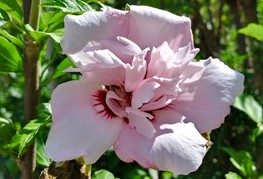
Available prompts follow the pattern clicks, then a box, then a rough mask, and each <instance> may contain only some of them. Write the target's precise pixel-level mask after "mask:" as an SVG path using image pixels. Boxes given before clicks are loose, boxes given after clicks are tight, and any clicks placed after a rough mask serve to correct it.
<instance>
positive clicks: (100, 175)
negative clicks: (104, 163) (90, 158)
mask: <svg viewBox="0 0 263 179" xmlns="http://www.w3.org/2000/svg"><path fill="white" fill-rule="evenodd" d="M114 178H115V177H114V175H113V174H112V173H111V172H109V171H107V170H104V169H102V170H99V171H96V172H94V174H93V176H92V179H114Z"/></svg>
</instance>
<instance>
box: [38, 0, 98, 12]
mask: <svg viewBox="0 0 263 179" xmlns="http://www.w3.org/2000/svg"><path fill="white" fill-rule="evenodd" d="M41 6H42V7H46V8H54V9H60V10H62V11H63V12H68V13H78V12H84V11H91V10H93V8H92V7H91V6H90V5H89V4H87V3H86V2H84V1H82V0H56V1H55V0H54V1H47V2H45V3H43V4H42V5H41Z"/></svg>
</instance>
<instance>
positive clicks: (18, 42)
mask: <svg viewBox="0 0 263 179" xmlns="http://www.w3.org/2000/svg"><path fill="white" fill-rule="evenodd" d="M0 34H1V35H2V36H3V37H5V38H6V39H8V40H9V41H10V42H12V43H13V44H15V45H17V46H18V47H20V48H22V47H23V42H22V41H21V40H20V39H18V38H16V37H15V36H12V35H11V34H9V33H8V32H7V31H6V30H3V29H0Z"/></svg>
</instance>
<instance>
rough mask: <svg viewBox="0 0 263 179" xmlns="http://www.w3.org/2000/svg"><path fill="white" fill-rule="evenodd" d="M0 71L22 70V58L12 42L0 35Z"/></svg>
mask: <svg viewBox="0 0 263 179" xmlns="http://www.w3.org/2000/svg"><path fill="white" fill-rule="evenodd" d="M0 64H1V65H0V72H16V71H21V70H22V58H21V56H20V53H18V51H17V49H16V47H15V45H14V44H12V43H11V42H9V41H8V40H7V39H5V38H4V37H1V36H0Z"/></svg>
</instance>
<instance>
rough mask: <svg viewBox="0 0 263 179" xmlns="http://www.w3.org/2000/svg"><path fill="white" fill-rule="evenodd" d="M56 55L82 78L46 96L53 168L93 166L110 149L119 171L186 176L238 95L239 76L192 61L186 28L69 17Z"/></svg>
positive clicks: (143, 12)
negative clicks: (137, 168)
mask: <svg viewBox="0 0 263 179" xmlns="http://www.w3.org/2000/svg"><path fill="white" fill-rule="evenodd" d="M61 44H62V48H63V53H65V54H67V55H68V56H69V57H70V59H71V60H72V61H73V62H74V63H75V64H76V66H77V68H70V69H68V71H70V72H80V73H81V74H82V77H81V79H80V80H78V81H69V82H66V83H64V84H61V85H59V86H58V87H57V88H56V89H55V90H54V92H53V94H52V97H51V106H52V111H53V114H52V116H53V117H52V120H53V124H52V127H51V130H50V133H49V136H48V139H47V143H46V153H47V155H48V156H49V157H50V158H51V159H53V160H54V161H58V162H59V161H65V160H71V159H75V158H78V157H83V158H84V160H85V161H86V162H87V163H90V164H92V163H94V162H96V161H97V160H98V159H99V157H100V156H101V155H102V154H103V153H104V152H105V151H106V150H107V149H109V148H110V147H111V146H113V147H114V150H115V152H116V154H117V156H118V157H119V158H120V159H121V160H123V161H125V162H133V161H136V162H137V163H139V164H140V165H142V166H144V167H147V168H154V169H157V170H165V171H172V172H173V173H174V174H176V175H178V174H188V173H189V172H192V171H195V170H196V169H197V168H198V167H199V166H200V164H201V163H202V159H203V157H204V155H205V153H206V151H207V147H206V145H207V140H206V139H205V138H203V137H202V135H201V134H202V133H206V132H208V131H211V130H213V129H216V128H218V127H219V126H220V125H221V124H222V123H223V122H224V118H225V116H226V115H228V114H229V112H230V105H232V104H233V102H234V98H235V97H236V96H237V95H239V94H240V93H241V92H242V91H243V80H244V77H243V75H242V74H240V73H238V72H236V71H234V70H232V69H230V68H229V67H228V66H226V65H224V64H223V63H222V62H220V61H219V60H218V59H213V58H208V59H207V60H201V61H198V62H195V61H193V60H194V57H195V55H196V54H197V53H198V51H199V49H196V48H194V46H193V38H192V32H191V22H190V20H189V18H187V17H180V16H176V15H173V14H171V13H169V12H166V11H162V10H158V9H154V8H150V7H145V6H131V7H130V10H129V11H120V10H115V9H108V10H107V11H106V12H86V13H84V14H82V15H78V16H75V15H67V16H66V18H65V37H64V40H63V41H62V43H61Z"/></svg>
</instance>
